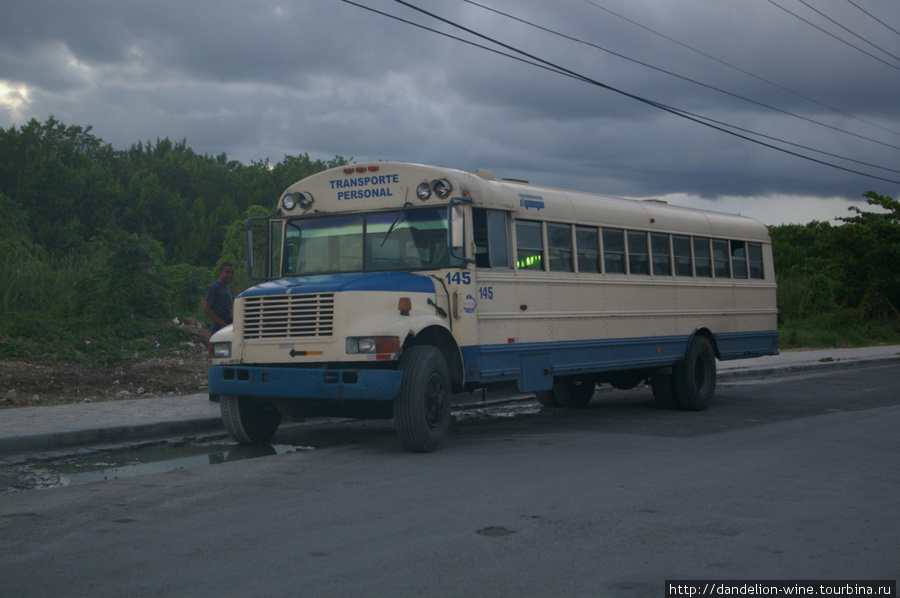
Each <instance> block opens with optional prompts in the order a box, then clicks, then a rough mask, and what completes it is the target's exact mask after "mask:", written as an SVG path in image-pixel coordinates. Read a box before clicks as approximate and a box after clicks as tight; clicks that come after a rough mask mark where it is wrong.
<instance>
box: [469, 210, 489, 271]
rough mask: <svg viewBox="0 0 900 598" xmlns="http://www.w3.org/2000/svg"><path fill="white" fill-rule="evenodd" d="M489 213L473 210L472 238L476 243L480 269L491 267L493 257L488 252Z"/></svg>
mask: <svg viewBox="0 0 900 598" xmlns="http://www.w3.org/2000/svg"><path fill="white" fill-rule="evenodd" d="M487 213H488V211H487V210H485V209H482V208H473V209H472V238H473V240H474V241H475V265H476V266H477V267H479V268H490V267H491V256H490V254H489V250H488V223H487Z"/></svg>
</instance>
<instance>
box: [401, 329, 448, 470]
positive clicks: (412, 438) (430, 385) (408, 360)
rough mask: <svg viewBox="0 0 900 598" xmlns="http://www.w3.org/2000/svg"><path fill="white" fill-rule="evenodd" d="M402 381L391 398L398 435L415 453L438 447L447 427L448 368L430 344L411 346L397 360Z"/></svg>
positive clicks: (404, 444)
mask: <svg viewBox="0 0 900 598" xmlns="http://www.w3.org/2000/svg"><path fill="white" fill-rule="evenodd" d="M400 369H401V370H402V371H403V380H402V381H401V383H400V392H399V393H397V398H395V399H394V419H395V421H396V427H397V436H399V437H400V442H402V443H403V446H404V448H406V450H408V451H412V452H414V453H430V452H432V451H434V450H437V449H438V448H439V447H440V446H441V444H442V443H443V442H444V438H445V437H446V436H447V430H448V429H449V427H450V407H451V405H452V399H451V394H450V370H449V368H448V367H447V361H446V360H445V359H444V355H443V353H441V351H440V350H439V349H438V348H437V347H432V346H430V345H416V346H413V347H410V348H409V349H408V350H407V351H406V354H405V355H404V356H403V359H402V361H401V362H400Z"/></svg>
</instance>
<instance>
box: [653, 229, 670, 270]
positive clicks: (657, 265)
mask: <svg viewBox="0 0 900 598" xmlns="http://www.w3.org/2000/svg"><path fill="white" fill-rule="evenodd" d="M650 251H651V252H652V253H653V275H654V276H670V275H671V274H672V266H671V263H672V262H671V261H670V259H669V254H670V251H669V235H664V234H660V233H650Z"/></svg>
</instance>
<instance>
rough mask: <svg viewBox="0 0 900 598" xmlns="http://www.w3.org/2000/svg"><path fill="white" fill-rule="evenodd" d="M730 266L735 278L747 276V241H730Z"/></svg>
mask: <svg viewBox="0 0 900 598" xmlns="http://www.w3.org/2000/svg"><path fill="white" fill-rule="evenodd" d="M731 268H732V270H733V271H734V277H735V278H747V243H745V242H744V241H732V242H731Z"/></svg>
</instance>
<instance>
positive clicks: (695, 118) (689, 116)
mask: <svg viewBox="0 0 900 598" xmlns="http://www.w3.org/2000/svg"><path fill="white" fill-rule="evenodd" d="M341 1H342V2H346V3H348V4H353V5H355V6H359V7H363V8H367V9H368V7H364V6H362V5H360V4H358V3H356V2H351V1H350V0H341ZM394 2H396V3H397V4H400V5H402V6H405V7H407V8H409V9H411V10H414V11H416V12H419V13H421V14H423V15H425V16H428V17H430V18H432V19H434V20H437V21H439V22H442V23H444V24H446V25H449V26H451V27H453V28H456V29H460V30H462V31H465V32H466V33H468V34H470V35H473V36H475V37H478V38H480V39H483V40H485V41H488V42H490V43H492V44H495V45H497V46H500V47H501V48H504V49H506V50H509V51H511V52H514V53H515V54H518V55H521V56H524V57H526V58H527V59H528V60H529V61H534V62H537V63H540V64H541V65H544V66H545V67H548V70H552V71H554V72H557V73H559V74H562V75H565V76H569V77H572V78H574V79H577V80H579V81H582V82H585V83H589V84H591V85H595V86H597V87H600V88H602V89H606V90H609V91H612V92H614V93H617V94H619V95H622V96H625V97H628V98H630V99H633V100H635V101H638V102H641V103H643V104H647V105H648V106H652V107H654V108H657V109H660V110H663V111H665V112H668V113H670V114H674V115H676V116H680V117H681V118H684V119H686V120H689V121H692V122H695V123H698V124H701V125H703V126H706V127H709V128H711V129H714V130H718V131H720V132H723V133H726V134H728V135H732V136H734V137H737V138H740V139H744V140H746V141H749V142H751V143H755V144H757V145H760V146H763V147H768V148H770V149H773V150H775V151H779V152H782V153H784V154H788V155H792V156H795V157H797V158H801V159H803V160H807V161H809V162H814V163H817V164H821V165H823V166H828V167H830V168H834V169H837V170H842V171H844V172H849V173H852V174H857V175H860V176H864V177H868V178H872V179H875V180H881V181H885V182H888V183H893V184H900V180H895V179H888V178H884V177H880V176H876V175H873V174H869V173H865V172H861V171H858V170H853V169H851V168H847V167H844V166H840V165H837V164H833V163H830V162H826V161H824V160H819V159H817V158H813V157H811V156H807V155H804V154H801V153H799V152H795V151H792V150H788V149H785V148H783V147H778V146H776V145H772V144H770V143H767V142H764V141H760V140H759V139H754V138H752V137H749V136H747V135H744V134H742V133H738V132H736V127H732V126H731V125H726V124H724V123H723V124H722V125H721V126H720V125H719V124H715V121H712V119H708V118H706V117H702V116H699V115H696V114H693V113H691V112H688V111H686V110H681V109H678V108H674V107H672V106H667V105H665V104H662V103H660V102H656V101H654V100H650V99H647V98H643V97H641V96H638V95H635V94H632V93H629V92H626V91H624V90H621V89H618V88H615V87H613V86H611V85H607V84H605V83H602V82H600V81H596V80H594V79H592V78H590V77H587V76H585V75H581V74H579V73H577V72H575V71H572V70H570V69H567V68H565V67H562V66H560V65H558V64H555V63H552V62H550V61H547V60H544V59H542V58H540V57H538V56H535V55H533V54H530V53H528V52H525V51H523V50H519V49H518V48H515V47H513V46H511V45H509V44H505V43H503V42H501V41H499V40H496V39H494V38H492V37H490V36H487V35H485V34H482V33H479V32H477V31H475V30H473V29H470V28H468V27H465V26H463V25H460V24H458V23H455V22H453V21H451V20H449V19H446V18H444V17H441V16H439V15H436V14H434V13H431V12H429V11H427V10H425V9H423V8H420V7H418V6H415V5H413V4H411V3H409V2H406V1H405V0H394ZM369 10H373V12H379V14H383V15H385V16H390V17H391V18H396V19H397V20H401V19H399V18H398V17H394V16H393V15H388V14H387V13H381V12H380V11H374V9H369ZM870 166H872V165H870ZM874 167H875V168H880V167H878V166H874Z"/></svg>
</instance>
